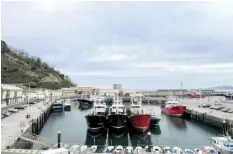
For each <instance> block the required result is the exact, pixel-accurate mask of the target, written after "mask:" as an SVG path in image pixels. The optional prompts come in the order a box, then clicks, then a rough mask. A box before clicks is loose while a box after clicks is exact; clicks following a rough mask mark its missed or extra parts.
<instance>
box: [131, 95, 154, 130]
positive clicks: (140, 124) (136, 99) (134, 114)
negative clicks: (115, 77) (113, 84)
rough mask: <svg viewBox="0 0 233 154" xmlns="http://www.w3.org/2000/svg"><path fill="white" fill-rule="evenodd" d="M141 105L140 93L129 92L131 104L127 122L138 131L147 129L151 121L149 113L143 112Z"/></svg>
mask: <svg viewBox="0 0 233 154" xmlns="http://www.w3.org/2000/svg"><path fill="white" fill-rule="evenodd" d="M141 105H142V94H140V93H133V94H131V106H130V116H129V123H130V124H131V125H132V127H133V128H134V129H135V130H136V131H138V132H145V131H147V130H148V128H149V126H150V121H151V115H150V114H148V113H145V111H144V110H143V109H142V108H141Z"/></svg>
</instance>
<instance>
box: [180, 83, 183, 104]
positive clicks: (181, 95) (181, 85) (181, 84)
mask: <svg viewBox="0 0 233 154" xmlns="http://www.w3.org/2000/svg"><path fill="white" fill-rule="evenodd" d="M182 88H183V83H182V81H181V83H180V98H181V100H182V104H183V94H182Z"/></svg>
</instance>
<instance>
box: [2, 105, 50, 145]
mask: <svg viewBox="0 0 233 154" xmlns="http://www.w3.org/2000/svg"><path fill="white" fill-rule="evenodd" d="M51 103H52V102H50V101H49V100H45V101H44V102H42V101H41V102H39V103H37V104H33V105H31V106H30V107H29V110H28V108H25V109H24V110H19V111H18V112H17V113H13V114H12V115H10V116H9V117H6V118H4V119H2V120H1V141H2V142H1V149H6V148H7V147H10V148H26V147H20V146H17V147H15V146H16V145H15V142H16V141H17V140H18V138H19V137H20V136H21V135H22V134H23V133H25V132H27V131H29V132H33V133H36V131H38V128H40V129H41V128H42V125H43V123H44V122H45V120H46V118H48V116H49V114H50V112H49V111H50V106H51ZM28 113H29V114H30V118H26V115H27V114H28ZM35 121H36V122H37V124H36V129H33V124H34V123H35ZM24 145H25V146H28V145H26V144H24Z"/></svg>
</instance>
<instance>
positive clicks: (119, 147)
mask: <svg viewBox="0 0 233 154" xmlns="http://www.w3.org/2000/svg"><path fill="white" fill-rule="evenodd" d="M114 152H115V153H122V152H123V147H122V146H121V145H118V146H117V147H116V148H115V150H114Z"/></svg>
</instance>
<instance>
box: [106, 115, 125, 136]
mask: <svg viewBox="0 0 233 154" xmlns="http://www.w3.org/2000/svg"><path fill="white" fill-rule="evenodd" d="M127 120H128V116H127V115H124V114H112V115H108V127H109V131H110V132H111V133H116V134H121V133H125V131H126V130H127Z"/></svg>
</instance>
